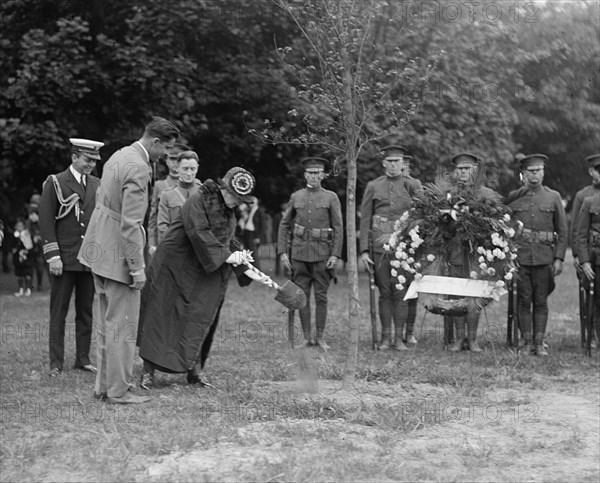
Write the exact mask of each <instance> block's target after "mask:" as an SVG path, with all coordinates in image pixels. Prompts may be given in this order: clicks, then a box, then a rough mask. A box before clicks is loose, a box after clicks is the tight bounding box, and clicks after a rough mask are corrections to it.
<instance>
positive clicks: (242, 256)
mask: <svg viewBox="0 0 600 483" xmlns="http://www.w3.org/2000/svg"><path fill="white" fill-rule="evenodd" d="M225 263H231V264H232V265H233V266H234V267H237V266H238V265H243V264H245V263H249V262H248V255H247V252H246V250H238V251H237V252H233V253H232V254H231V255H229V257H227V260H225Z"/></svg>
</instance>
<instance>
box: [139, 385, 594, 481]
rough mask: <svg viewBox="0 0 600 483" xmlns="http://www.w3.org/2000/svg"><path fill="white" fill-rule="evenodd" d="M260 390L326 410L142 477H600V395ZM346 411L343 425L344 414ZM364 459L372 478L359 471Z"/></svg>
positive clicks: (255, 426) (153, 467)
mask: <svg viewBox="0 0 600 483" xmlns="http://www.w3.org/2000/svg"><path fill="white" fill-rule="evenodd" d="M255 390H257V391H271V392H278V393H286V392H287V393H291V394H295V397H296V398H297V400H298V402H299V403H304V404H306V403H308V404H309V407H310V404H313V406H314V408H315V410H314V412H313V413H312V414H309V417H307V418H306V419H298V418H295V417H289V416H292V415H290V414H287V415H286V414H281V415H277V417H276V418H275V420H274V421H268V422H257V423H249V424H247V425H245V426H243V427H239V428H237V436H236V437H235V438H233V439H235V441H232V440H231V439H229V440H228V441H227V442H223V443H216V444H214V445H212V446H211V447H210V448H208V449H203V450H194V451H190V452H182V453H173V454H170V455H167V456H163V457H159V458H157V459H154V460H145V461H144V462H143V467H144V468H145V470H144V471H142V472H141V473H140V474H139V478H138V481H164V480H171V481H173V480H176V481H192V480H194V481H208V480H212V481H215V480H217V481H249V480H256V479H257V478H264V479H271V480H287V479H288V478H290V477H291V478H293V479H297V480H300V481H308V480H330V481H331V480H339V479H340V478H343V479H345V480H364V479H367V480H379V481H381V480H384V481H385V480H390V481H391V480H434V481H441V480H444V481H459V480H463V481H464V480H468V481H598V479H599V477H600V468H599V466H600V464H599V463H598V461H599V459H600V441H599V439H598V434H599V428H600V420H599V399H598V393H597V391H593V392H589V391H588V392H587V393H586V392H583V391H576V392H577V393H572V394H567V393H561V392H552V391H540V390H528V389H527V388H526V387H523V388H519V389H516V390H504V389H502V390H494V391H488V392H487V393H486V394H484V395H483V397H477V398H468V397H462V396H461V395H458V394H449V393H448V392H447V391H445V390H443V389H442V388H440V387H437V386H432V385H427V384H418V385H413V387H411V388H405V387H400V386H391V385H387V384H377V383H362V384H356V385H355V386H354V388H353V389H352V390H350V391H344V390H342V389H341V383H340V382H336V381H333V382H332V381H318V393H313V394H307V393H301V392H299V389H298V385H297V384H296V383H290V382H280V383H273V382H266V381H265V382H257V383H256V384H255ZM374 408H375V409H380V414H381V419H380V420H378V421H373V422H372V425H370V422H369V420H368V419H366V418H361V414H362V413H367V412H368V413H371V414H372V413H373V409H374ZM319 411H320V413H319ZM328 411H329V412H331V413H329V414H327V412H328ZM324 412H325V413H324ZM336 412H338V413H340V415H343V418H341V417H340V418H336V414H335V413H336ZM286 416H287V417H286ZM295 416H297V415H295ZM386 422H387V425H388V427H385V424H386ZM407 423H409V424H410V425H411V426H412V425H413V424H414V427H412V428H410V427H409V428H407V427H406V424H407ZM400 428H401V429H400ZM355 461H360V462H361V466H362V468H364V469H365V470H366V471H362V472H356V471H354V470H351V468H353V467H354V463H353V462H355ZM138 463H140V464H141V463H142V462H141V461H139V462H138ZM344 468H346V470H344Z"/></svg>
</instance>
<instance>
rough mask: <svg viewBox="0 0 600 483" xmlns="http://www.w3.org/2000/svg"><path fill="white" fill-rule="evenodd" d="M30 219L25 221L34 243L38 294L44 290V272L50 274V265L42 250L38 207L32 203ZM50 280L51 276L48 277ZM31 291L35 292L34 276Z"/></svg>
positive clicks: (34, 264) (34, 263)
mask: <svg viewBox="0 0 600 483" xmlns="http://www.w3.org/2000/svg"><path fill="white" fill-rule="evenodd" d="M28 211H29V218H27V221H25V227H26V228H27V230H28V231H29V234H30V235H31V239H32V241H33V249H32V252H33V253H32V260H33V272H34V275H35V276H36V278H37V289H38V292H39V291H41V290H42V287H43V279H44V272H46V273H47V274H48V264H47V263H46V260H44V254H43V249H42V237H41V236H40V222H39V219H40V218H39V215H38V205H36V204H35V203H31V204H30V205H29V207H28ZM46 276H47V277H48V278H50V275H49V274H48V275H46ZM31 290H32V291H33V276H32V279H31Z"/></svg>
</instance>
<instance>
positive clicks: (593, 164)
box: [570, 154, 600, 276]
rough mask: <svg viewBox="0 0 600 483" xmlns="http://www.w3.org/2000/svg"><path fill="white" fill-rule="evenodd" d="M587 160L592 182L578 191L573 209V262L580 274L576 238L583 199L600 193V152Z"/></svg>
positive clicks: (571, 231)
mask: <svg viewBox="0 0 600 483" xmlns="http://www.w3.org/2000/svg"><path fill="white" fill-rule="evenodd" d="M585 161H586V162H587V164H588V173H589V174H590V177H591V178H592V184H590V185H588V186H586V187H585V188H583V189H580V190H579V191H578V192H577V194H576V195H575V199H574V200H573V208H572V210H571V213H572V215H571V230H570V235H571V249H572V250H573V263H574V264H575V268H576V270H577V274H578V276H579V274H580V272H581V265H580V263H579V257H578V255H577V244H576V242H575V239H576V236H577V226H578V222H579V212H580V210H581V205H582V204H583V200H584V199H585V198H587V197H588V196H593V195H595V194H598V193H600V172H599V171H598V170H597V169H596V168H597V167H598V166H600V154H594V155H592V156H588V157H587V158H585Z"/></svg>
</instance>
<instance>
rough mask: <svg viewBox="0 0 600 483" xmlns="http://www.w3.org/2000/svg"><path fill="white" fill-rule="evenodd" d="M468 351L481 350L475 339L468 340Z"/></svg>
mask: <svg viewBox="0 0 600 483" xmlns="http://www.w3.org/2000/svg"><path fill="white" fill-rule="evenodd" d="M469 351H471V352H483V349H482V348H481V347H479V344H478V343H477V341H476V340H470V341H469Z"/></svg>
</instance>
